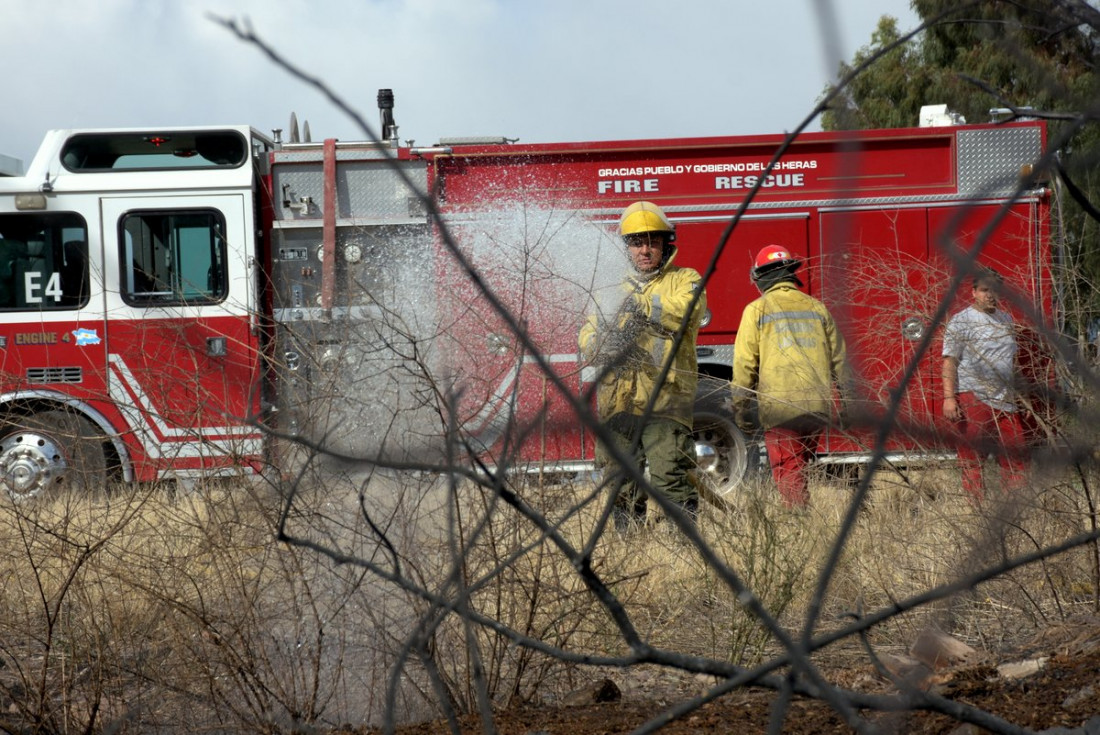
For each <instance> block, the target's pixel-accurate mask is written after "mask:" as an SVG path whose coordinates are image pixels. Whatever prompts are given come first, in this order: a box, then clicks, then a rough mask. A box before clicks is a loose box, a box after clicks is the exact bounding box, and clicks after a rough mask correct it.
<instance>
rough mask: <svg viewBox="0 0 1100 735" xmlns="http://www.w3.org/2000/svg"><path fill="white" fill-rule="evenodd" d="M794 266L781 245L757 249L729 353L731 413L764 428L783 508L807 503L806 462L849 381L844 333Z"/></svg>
mask: <svg viewBox="0 0 1100 735" xmlns="http://www.w3.org/2000/svg"><path fill="white" fill-rule="evenodd" d="M801 265H802V262H801V261H800V260H798V259H797V258H795V257H793V256H792V255H791V253H790V251H788V250H787V248H785V247H782V246H779V245H768V246H767V247H765V248H763V249H761V250H760V252H759V253H758V254H757V256H756V260H755V263H754V265H753V268H752V270H751V272H750V277H751V278H752V281H753V283H754V284H756V287H757V289H759V291H760V294H761V295H760V298H758V299H756V300H755V301H753V302H752V303H750V304H749V305H748V306H746V307H745V310H744V312H742V314H741V326H740V327H739V328H738V330H737V344H736V345H734V352H733V382H732V388H733V407H734V416H735V419H736V421H737V424H738V426H739V427H740V428H741V429H742V430H743V431H745V432H746V433H748V434H750V435H751V434H753V433H755V432H756V431H757V430H758V429H763V431H764V443H765V445H766V447H767V450H768V461H769V463H770V464H771V468H772V477H773V479H774V480H775V484H776V486H777V487H778V489H779V494H780V497H781V498H782V500H783V502H784V504H786V505H787V506H788V507H806V506H807V505H808V504H809V501H810V493H809V489H808V487H807V482H806V466H807V464H808V463H809V462H810V460H812V459H813V457H814V455H815V454H816V452H817V443H818V440H819V439H820V436H821V433H822V431H823V430H824V429H825V427H826V426H827V425H828V424H829V422H830V420H831V419H832V418H833V417H834V416H833V414H834V409H835V408H836V407H837V406H836V401H835V400H834V395H835V390H836V389H842V391H843V392H844V393H846V392H847V391H846V390H845V386H846V385H847V382H848V376H847V366H846V354H845V345H844V336H843V335H842V334H841V333H840V330H839V329H837V325H836V322H835V321H834V320H833V317H832V315H831V314H830V313H829V310H828V309H826V308H825V305H824V304H822V303H821V302H820V301H818V300H817V299H815V298H813V297H812V296H809V295H808V294H805V293H803V292H802V291H800V290H799V288H801V287H802V285H803V284H802V281H800V280H799V278H798V276H796V275H795V271H797V270H798V269H799V267H801ZM842 398H843V396H842ZM842 407H843V404H841V408H842Z"/></svg>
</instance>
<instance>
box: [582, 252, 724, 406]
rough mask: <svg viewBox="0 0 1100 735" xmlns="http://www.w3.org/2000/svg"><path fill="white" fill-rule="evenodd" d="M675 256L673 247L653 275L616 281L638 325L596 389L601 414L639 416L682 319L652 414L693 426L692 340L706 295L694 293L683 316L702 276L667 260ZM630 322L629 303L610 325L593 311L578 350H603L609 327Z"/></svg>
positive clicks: (587, 353) (590, 353)
mask: <svg viewBox="0 0 1100 735" xmlns="http://www.w3.org/2000/svg"><path fill="white" fill-rule="evenodd" d="M675 257H676V253H675V250H674V251H673V254H672V256H671V257H670V258H669V259H668V261H667V262H666V263H665V264H664V265H663V266H662V267H661V270H660V272H659V273H658V274H657V275H656V276H654V277H653V278H651V279H649V280H642V279H640V278H635V277H631V278H628V279H627V280H626V281H624V282H623V284H622V286H621V290H620V293H621V295H622V297H623V299H624V303H626V304H627V305H628V306H629V307H632V308H633V309H634V310H635V312H636V313H637V314H639V315H640V316H639V320H640V324H639V329H638V333H637V335H636V336H635V337H634V339H633V346H632V348H631V349H630V350H629V353H628V355H627V356H626V358H625V359H624V360H622V361H621V363H619V364H618V365H617V366H616V367H614V368H613V369H612V370H611V371H610V372H609V373H608V374H607V375H606V376H605V377H604V379H603V380H602V381H601V382H600V385H599V386H598V388H597V390H596V402H597V406H598V408H599V414H600V417H601V418H603V419H607V418H610V417H611V416H614V415H616V414H620V413H627V414H631V415H634V416H640V415H642V414H643V413H644V412H645V409H646V406H647V405H648V403H649V399H650V396H651V395H652V394H653V390H654V388H655V386H656V383H657V378H658V377H659V376H660V373H661V369H662V368H663V367H664V364H665V362H666V361H667V360H668V359H669V356H670V355H672V345H673V341H674V339H675V335H676V331H677V330H678V329H679V328H680V324H681V323H683V322H684V321H685V320H686V321H687V324H688V326H687V329H686V330H685V332H684V336H683V339H682V340H681V341H680V345H679V348H678V349H677V350H676V354H675V356H673V357H672V367H671V369H670V370H669V373H668V376H667V377H666V378H665V382H664V384H663V385H662V387H661V391H660V394H659V395H658V398H657V401H656V403H654V406H653V413H652V415H653V416H660V417H664V418H669V419H673V420H674V421H678V422H680V423H681V424H684V425H685V426H687V427H689V428H690V427H691V425H692V414H693V412H694V407H695V389H696V387H697V385H698V383H699V372H698V371H699V365H698V362H697V361H696V356H695V343H696V338H697V336H698V333H699V322H700V321H702V318H703V314H704V313H705V312H706V308H707V296H706V293H705V292H704V293H703V294H701V295H700V296H699V300H698V301H697V302H696V305H695V309H694V311H692V313H691V316H690V317H688V315H687V310H688V306H689V305H690V304H691V301H692V299H693V298H694V297H695V292H696V291H698V290H699V289H700V288H701V283H702V278H701V277H700V276H699V274H698V273H697V272H696V271H694V270H692V269H691V268H680V267H678V266H675V265H672V260H673V258H675ZM627 300H630V301H627ZM630 321H631V308H621V309H619V312H618V313H617V315H616V323H615V324H614V325H613V326H612V325H600V323H599V321H598V320H597V318H596V317H595V316H592V317H590V318H589V319H588V322H587V323H586V324H585V325H584V327H583V328H582V329H581V333H580V338H579V343H580V348H581V353H582V355H583V356H584V357H585V358H586V359H587V360H589V361H592V360H594V359H595V358H597V356H598V355H599V354H600V352H601V348H603V349H604V350H606V347H604V344H605V343H606V342H607V341H608V338H609V337H610V336H611V335H610V332H612V331H614V330H623V329H624V328H627V327H628V326H629V325H628V322H630ZM612 341H613V340H612Z"/></svg>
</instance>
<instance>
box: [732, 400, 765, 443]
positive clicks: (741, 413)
mask: <svg viewBox="0 0 1100 735" xmlns="http://www.w3.org/2000/svg"><path fill="white" fill-rule="evenodd" d="M733 422H734V423H735V424H737V428H738V429H740V430H741V431H742V433H744V434H745V435H746V436H752V435H753V434H755V433H756V429H757V427H758V426H759V421H758V420H757V418H756V411H755V410H754V409H753V407H752V406H749V405H739V406H734V407H733Z"/></svg>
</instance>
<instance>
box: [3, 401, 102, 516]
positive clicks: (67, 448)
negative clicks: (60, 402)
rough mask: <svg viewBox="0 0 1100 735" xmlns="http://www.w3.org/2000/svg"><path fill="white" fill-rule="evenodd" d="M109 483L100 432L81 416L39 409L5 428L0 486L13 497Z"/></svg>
mask: <svg viewBox="0 0 1100 735" xmlns="http://www.w3.org/2000/svg"><path fill="white" fill-rule="evenodd" d="M106 484H107V457H106V454H105V453H104V441H103V436H102V435H100V434H99V433H98V432H97V431H96V430H95V427H94V426H92V424H91V422H90V421H88V420H87V419H86V418H84V417H83V416H79V415H77V414H75V413H72V412H69V411H60V410H58V411H43V412H41V413H36V414H31V415H29V416H25V417H23V418H21V419H19V420H18V422H17V423H16V424H15V425H9V426H6V427H5V428H4V431H3V438H0V491H2V492H4V493H6V494H7V495H8V497H9V498H11V499H12V500H14V501H16V502H21V501H25V500H30V499H32V498H37V497H41V496H44V495H50V494H53V493H55V492H57V491H59V490H62V489H67V490H71V491H76V492H86V491H90V490H93V489H97V488H103V487H105V486H106Z"/></svg>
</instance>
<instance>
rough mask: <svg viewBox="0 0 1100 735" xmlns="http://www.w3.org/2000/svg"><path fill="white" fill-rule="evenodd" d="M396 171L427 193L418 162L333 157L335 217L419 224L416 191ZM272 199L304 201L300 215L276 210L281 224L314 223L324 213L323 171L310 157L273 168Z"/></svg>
mask: <svg viewBox="0 0 1100 735" xmlns="http://www.w3.org/2000/svg"><path fill="white" fill-rule="evenodd" d="M395 167H400V168H401V169H403V170H404V171H405V173H407V174H408V176H409V177H410V178H411V179H412V181H413V184H414V185H415V186H416V187H417V188H418V189H419V190H420V191H427V173H426V171H425V166H424V164H423V162H417V161H395V162H388V163H387V162H386V161H382V160H377V159H376V160H363V159H362V158H361V157H359V158H356V159H354V160H346V159H342V158H340V157H338V158H337V165H336V216H337V218H339V219H366V220H379V221H386V222H394V221H419V220H423V219H424V216H425V214H424V212H423V211H422V208H421V207H420V205H419V202H417V200H416V192H415V191H414V190H413V189H410V188H409V187H408V186H406V185H405V183H404V182H403V181H402V180H401V177H400V176H399V175H398V173H397V170H396V169H395ZM272 183H273V185H274V187H275V192H276V197H277V198H278V197H282V196H283V194H284V187H286V189H285V191H286V193H287V194H288V195H289V196H291V198H292V200H294V201H301V200H305V199H308V200H309V201H310V202H311V204H310V206H309V207H308V208H307V209H306V210H305V211H299V210H294V209H286V208H282V207H277V208H276V213H275V216H276V217H277V218H278V219H282V220H301V219H318V218H320V217H321V212H323V211H324V188H325V186H324V167H323V165H322V163H321V162H320V161H319V160H316V157H314V159H313V161H311V162H309V163H296V164H294V165H290V166H285V165H284V166H276V168H275V170H274V176H273V181H272Z"/></svg>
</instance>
